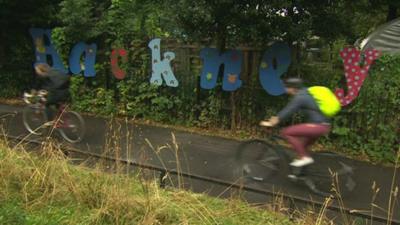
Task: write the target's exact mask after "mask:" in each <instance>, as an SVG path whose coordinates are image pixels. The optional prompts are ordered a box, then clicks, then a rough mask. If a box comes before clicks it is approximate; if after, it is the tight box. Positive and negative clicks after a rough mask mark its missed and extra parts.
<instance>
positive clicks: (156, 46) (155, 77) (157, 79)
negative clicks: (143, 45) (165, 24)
mask: <svg viewBox="0 0 400 225" xmlns="http://www.w3.org/2000/svg"><path fill="white" fill-rule="evenodd" d="M160 43H161V39H159V38H156V39H153V40H151V41H150V42H149V48H150V49H151V62H152V64H151V65H152V72H151V78H150V83H152V84H155V85H159V86H160V85H161V84H162V83H163V80H162V79H161V75H162V78H163V79H164V80H165V83H166V85H167V86H170V87H178V85H179V82H178V81H177V80H176V78H175V76H174V72H173V71H172V69H171V64H170V63H171V61H172V60H173V59H175V53H173V52H165V53H164V59H163V60H161V50H160V49H161V47H160Z"/></svg>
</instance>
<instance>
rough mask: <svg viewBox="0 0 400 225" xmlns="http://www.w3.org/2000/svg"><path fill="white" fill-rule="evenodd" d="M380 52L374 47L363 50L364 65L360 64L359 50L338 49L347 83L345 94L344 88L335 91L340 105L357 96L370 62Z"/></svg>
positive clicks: (378, 55) (377, 56)
mask: <svg viewBox="0 0 400 225" xmlns="http://www.w3.org/2000/svg"><path fill="white" fill-rule="evenodd" d="M380 55H381V53H380V52H379V51H378V50H375V49H367V50H366V51H365V52H364V63H363V64H364V65H362V66H361V65H360V62H361V52H360V51H359V50H358V49H356V48H344V49H343V50H342V51H340V57H341V58H342V60H343V65H344V76H345V77H346V83H347V95H346V96H345V93H344V90H343V89H342V88H338V89H336V91H335V95H336V97H338V99H339V100H340V103H341V105H342V106H346V105H349V104H350V103H351V102H353V101H354V99H356V98H357V96H358V93H359V92H360V89H361V86H362V84H363V83H364V80H365V78H366V77H367V75H368V71H369V68H370V66H371V64H372V63H373V62H374V61H375V60H376V59H377V58H379V57H380Z"/></svg>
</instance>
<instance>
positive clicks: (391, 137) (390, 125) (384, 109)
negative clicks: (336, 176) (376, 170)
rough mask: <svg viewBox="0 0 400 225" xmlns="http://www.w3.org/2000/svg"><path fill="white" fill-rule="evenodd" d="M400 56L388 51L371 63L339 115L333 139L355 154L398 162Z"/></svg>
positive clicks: (399, 136)
mask: <svg viewBox="0 0 400 225" xmlns="http://www.w3.org/2000/svg"><path fill="white" fill-rule="evenodd" d="M399 111H400V56H390V55H384V56H383V57H381V58H380V59H378V60H377V61H376V62H375V64H374V65H373V66H372V67H371V70H370V72H369V75H368V77H367V79H366V80H365V82H364V85H363V87H362V88H361V91H360V95H359V96H358V97H357V99H356V100H355V101H354V103H353V104H352V105H350V106H349V107H346V108H345V109H344V112H343V113H342V114H341V115H340V116H338V117H337V118H335V121H334V128H335V129H334V130H333V135H332V143H334V144H335V145H336V147H337V148H345V149H347V150H349V151H350V152H351V153H352V154H364V155H367V156H369V157H371V158H372V159H374V160H379V161H384V162H394V160H395V156H396V152H397V151H399V144H400V114H399Z"/></svg>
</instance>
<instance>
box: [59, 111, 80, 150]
mask: <svg viewBox="0 0 400 225" xmlns="http://www.w3.org/2000/svg"><path fill="white" fill-rule="evenodd" d="M58 123H59V125H58V130H59V131H60V134H61V136H62V137H63V138H64V139H65V140H66V141H68V142H70V143H77V142H80V141H81V140H82V139H83V137H84V135H85V130H86V128H85V122H84V120H83V118H82V116H81V115H79V113H77V112H74V111H65V112H64V113H63V114H62V116H61V118H60V121H59V122H58Z"/></svg>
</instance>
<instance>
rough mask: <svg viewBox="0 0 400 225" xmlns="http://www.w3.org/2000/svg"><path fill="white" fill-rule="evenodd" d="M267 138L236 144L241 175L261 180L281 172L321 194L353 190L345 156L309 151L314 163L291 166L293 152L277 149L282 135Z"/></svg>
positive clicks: (351, 172)
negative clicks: (314, 160)
mask: <svg viewBox="0 0 400 225" xmlns="http://www.w3.org/2000/svg"><path fill="white" fill-rule="evenodd" d="M270 139H271V141H268V140H262V139H252V140H248V141H245V142H242V143H241V144H240V145H239V147H238V148H237V150H236V160H237V162H238V163H239V166H240V168H239V170H240V173H241V175H240V176H241V177H242V178H245V179H247V180H249V179H250V180H253V181H258V182H264V181H268V180H272V178H274V176H279V175H280V176H282V175H283V176H286V177H288V179H290V180H291V181H292V182H294V183H302V184H304V185H305V186H306V187H307V188H308V189H309V190H311V192H313V193H315V194H317V195H320V196H322V197H329V196H330V197H335V196H337V195H338V194H340V195H341V196H345V195H348V194H350V193H351V192H352V191H353V190H354V188H355V186H356V183H355V181H354V179H353V168H352V167H351V166H349V165H347V164H346V163H344V162H343V161H344V160H343V159H344V157H341V156H339V155H337V154H335V153H332V152H314V153H311V154H312V157H313V158H315V159H316V162H315V163H313V164H311V165H308V166H303V167H293V166H290V165H289V163H290V162H291V161H292V160H291V159H293V158H294V157H295V153H294V152H293V151H285V150H283V149H279V148H280V147H279V146H281V145H279V144H278V140H283V138H281V137H279V136H277V135H272V136H271V137H270ZM281 147H282V148H283V146H281ZM321 158H328V159H327V160H324V162H326V163H324V164H321V163H318V161H320V160H319V159H321Z"/></svg>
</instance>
